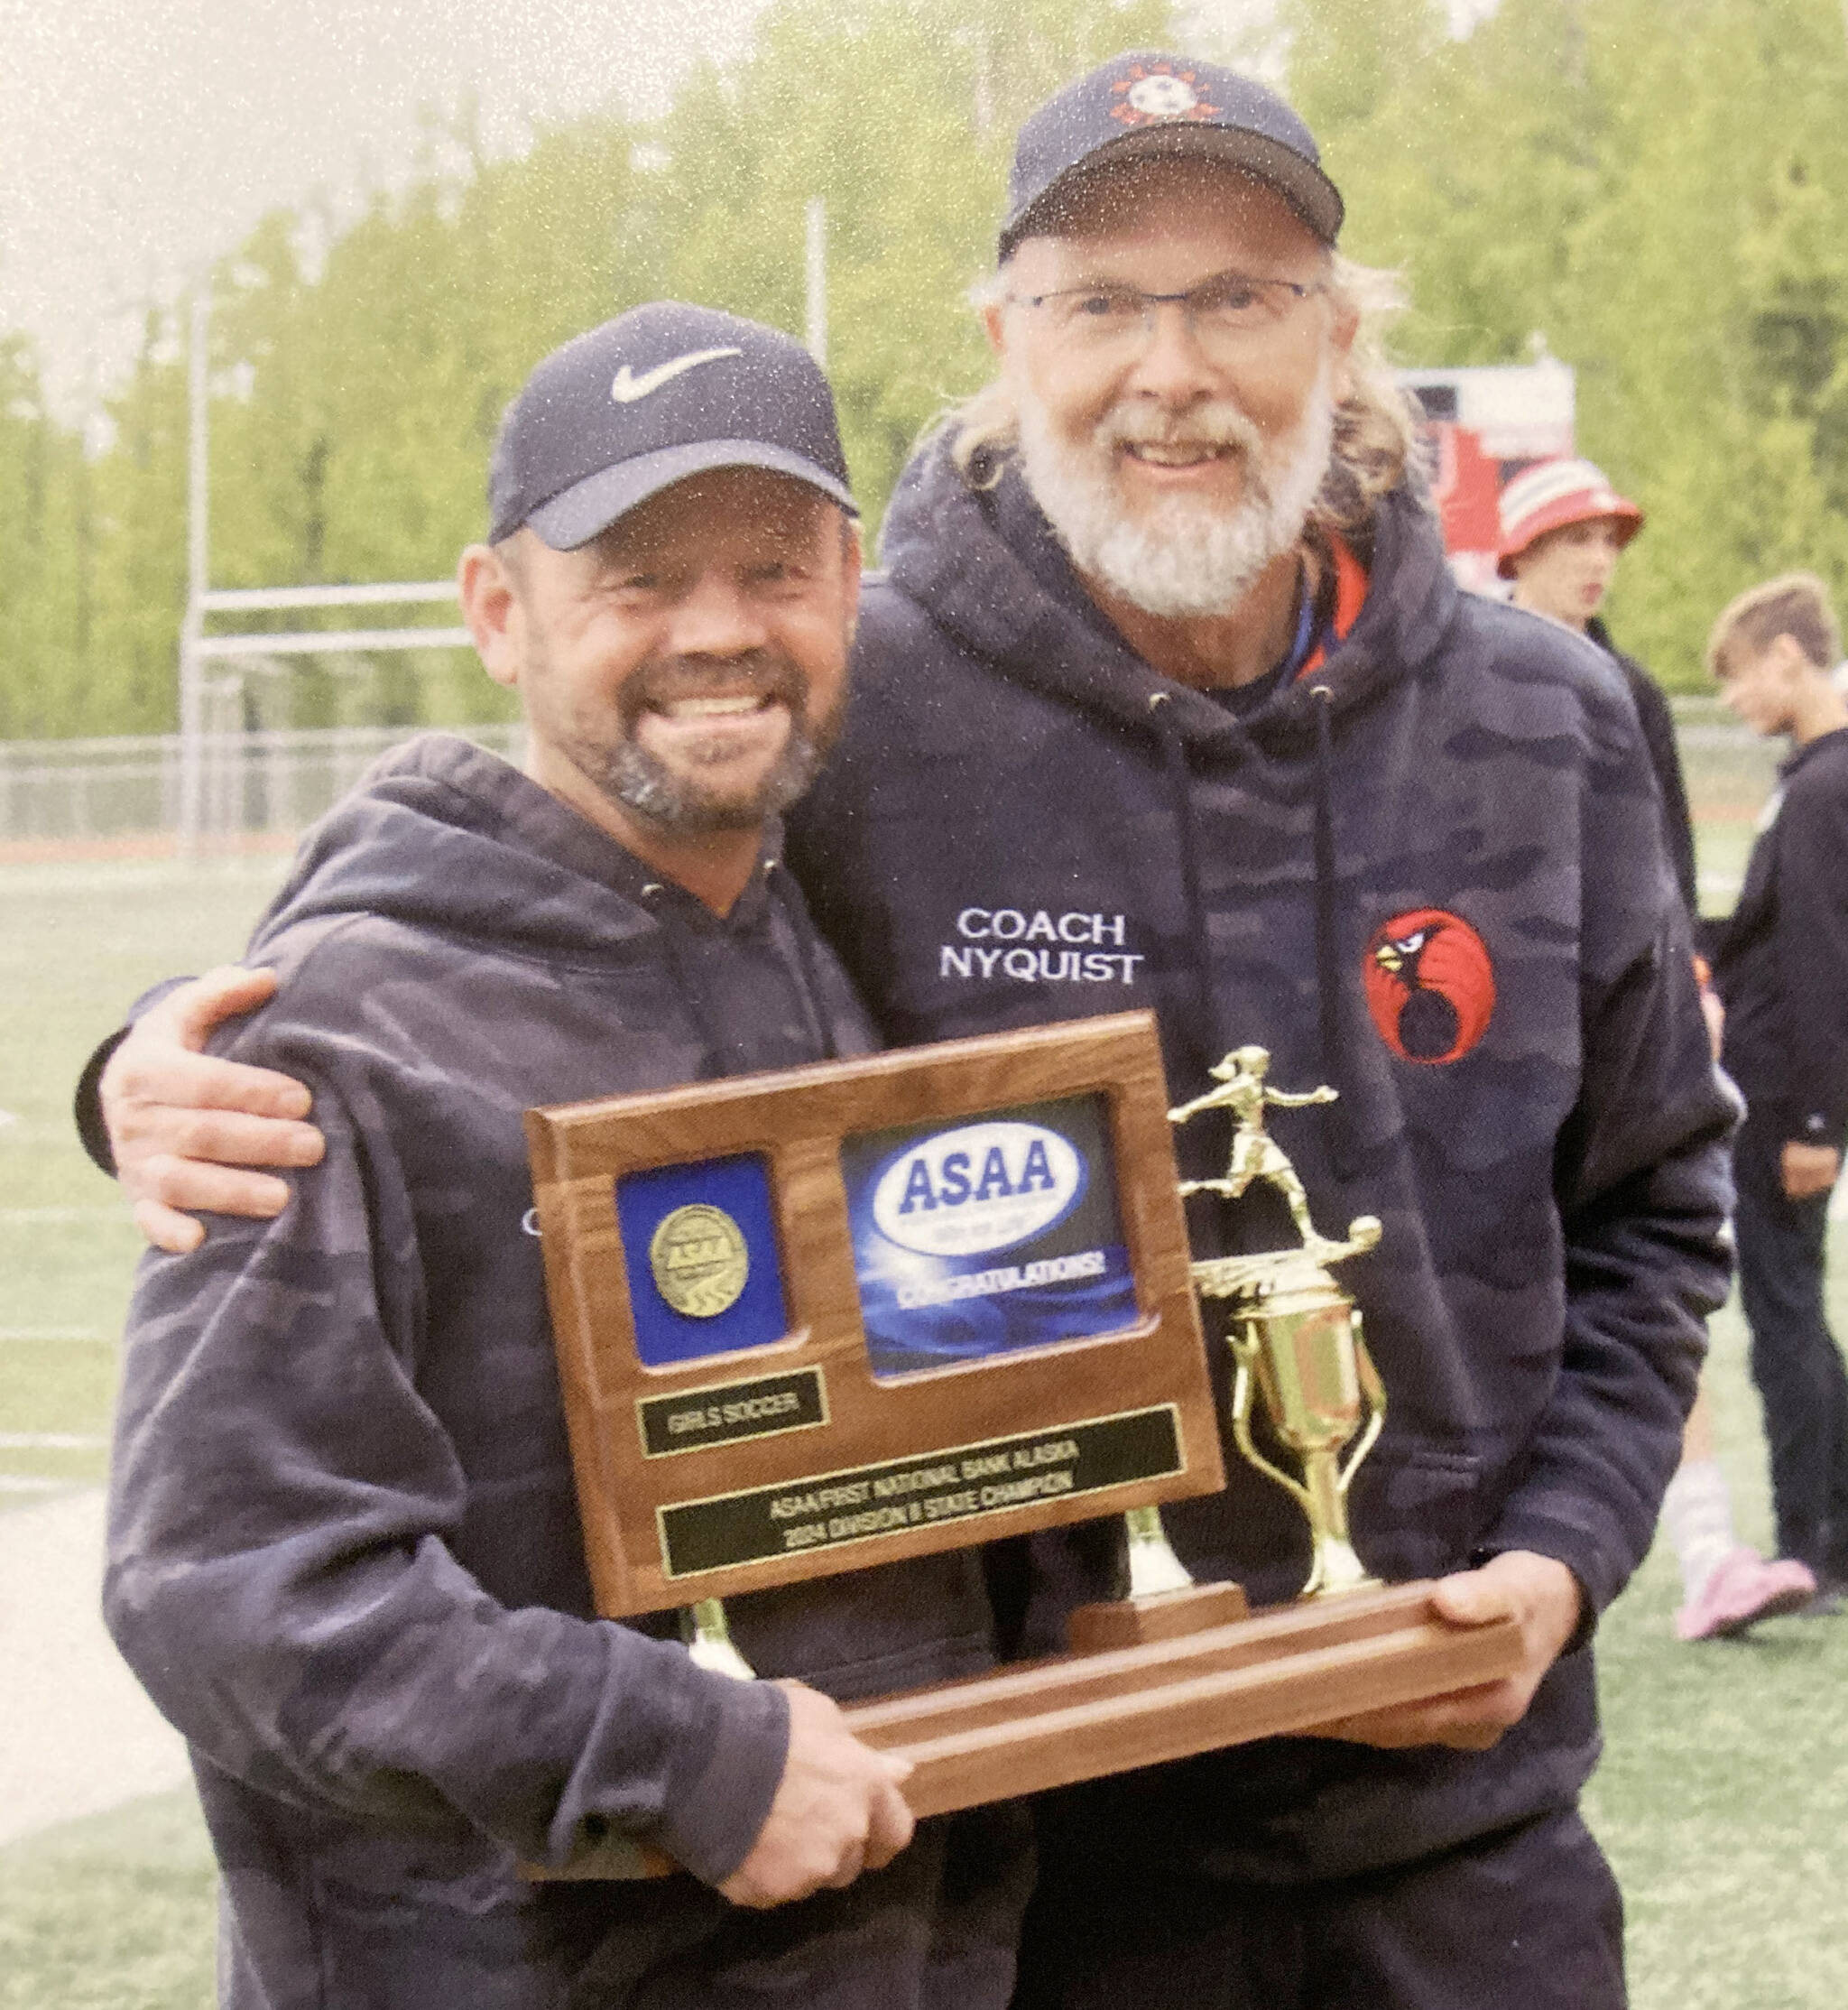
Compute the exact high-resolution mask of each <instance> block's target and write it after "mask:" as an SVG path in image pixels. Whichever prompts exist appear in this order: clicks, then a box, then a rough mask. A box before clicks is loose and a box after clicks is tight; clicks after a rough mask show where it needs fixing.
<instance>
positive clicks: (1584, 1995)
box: [1013, 1811, 1625, 2010]
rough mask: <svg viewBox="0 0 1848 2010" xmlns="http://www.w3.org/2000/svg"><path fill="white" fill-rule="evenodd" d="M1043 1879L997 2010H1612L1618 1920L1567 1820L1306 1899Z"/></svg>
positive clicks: (1101, 1876)
mask: <svg viewBox="0 0 1848 2010" xmlns="http://www.w3.org/2000/svg"><path fill="white" fill-rule="evenodd" d="M1110 1861H1111V1852H1110V1851H1109V1849H1108V1848H1101V1849H1099V1850H1097V1851H1095V1853H1094V1852H1086V1857H1085V1861H1084V1862H1083V1863H1081V1864H1075V1863H1073V1862H1071V1861H1070V1860H1069V1859H1067V1861H1066V1862H1065V1863H1063V1864H1061V1863H1060V1862H1059V1861H1058V1860H1054V1861H1050V1862H1049V1861H1048V1860H1047V1853H1046V1852H1044V1850H1043V1849H1042V1857H1041V1866H1040V1885H1039V1891H1038V1892H1037V1894H1035V1896H1034V1900H1033V1903H1032V1905H1031V1907H1030V1909H1029V1912H1028V1915H1027V1931H1026V1936H1025V1940H1024V1941H1023V1944H1022V1947H1021V1979H1020V1986H1019V1989H1018V1992H1017V1994H1016V1995H1015V1997H1014V2005H1013V2010H1622V2005H1623V2004H1624V2001H1625V1996H1624V1987H1623V1902H1622V1898H1621V1896H1620V1895H1619V1893H1618V1890H1617V1885H1616V1880H1615V1879H1614V1878H1613V1877H1612V1875H1611V1870H1610V1866H1609V1865H1607V1864H1606V1863H1605V1861H1604V1858H1603V1853H1602V1852H1601V1851H1600V1850H1599V1848H1598V1846H1597V1844H1596V1843H1595V1842H1594V1841H1593V1839H1592V1837H1591V1834H1590V1831H1589V1830H1588V1829H1586V1828H1585V1824H1584V1822H1583V1821H1582V1820H1580V1819H1579V1817H1578V1815H1577V1814H1576V1812H1575V1811H1559V1812H1555V1813H1551V1814H1547V1815H1541V1816H1538V1817H1536V1818H1535V1819H1534V1820H1532V1821H1529V1822H1526V1823H1523V1824H1522V1825H1521V1826H1520V1827H1519V1828H1516V1829H1510V1830H1507V1831H1505V1832H1504V1833H1502V1834H1500V1835H1495V1836H1488V1837H1483V1838H1480V1839H1477V1840H1476V1841H1474V1842H1473V1843H1470V1844H1468V1845H1466V1846H1465V1847H1463V1848H1457V1849H1454V1850H1450V1851H1448V1852H1446V1854H1445V1855H1443V1856H1441V1857H1431V1858H1428V1859H1426V1860H1425V1861H1423V1862H1421V1863H1417V1864H1412V1865H1409V1866H1404V1867H1401V1868H1399V1869H1394V1870H1385V1871H1375V1872H1372V1873H1370V1874H1368V1875H1365V1876H1357V1877H1347V1878H1340V1879H1333V1880H1330V1881H1328V1882H1326V1883H1322V1884H1310V1885H1284V1886H1276V1885H1251V1884H1238V1883H1234V1882H1230V1881H1226V1880H1222V1879H1208V1878H1204V1877H1182V1876H1178V1875H1175V1874H1174V1873H1173V1870H1172V1867H1171V1865H1170V1868H1169V1871H1168V1872H1167V1873H1165V1874H1164V1875H1162V1876H1159V1877H1153V1878H1150V1877H1146V1876H1139V1875H1137V1871H1136V1867H1135V1866H1132V1865H1128V1864H1123V1863H1122V1861H1121V1859H1120V1858H1119V1859H1118V1873H1119V1874H1118V1875H1116V1876H1111V1875H1109V1874H1108V1870H1107V1866H1109V1864H1110Z"/></svg>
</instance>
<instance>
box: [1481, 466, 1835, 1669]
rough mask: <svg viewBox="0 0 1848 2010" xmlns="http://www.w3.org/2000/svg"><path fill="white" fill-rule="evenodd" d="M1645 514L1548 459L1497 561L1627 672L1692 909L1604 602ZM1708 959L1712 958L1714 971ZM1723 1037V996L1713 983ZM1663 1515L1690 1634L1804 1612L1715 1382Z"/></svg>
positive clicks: (1672, 751) (1508, 499) (1811, 1584)
mask: <svg viewBox="0 0 1848 2010" xmlns="http://www.w3.org/2000/svg"><path fill="white" fill-rule="evenodd" d="M1642 525H1643V514H1642V512H1641V510H1640V509H1639V508H1638V507H1637V506H1636V505H1635V504H1634V503H1632V502H1631V501H1630V500H1629V498H1628V497H1626V496H1620V495H1619V494H1618V493H1617V491H1616V490H1615V489H1614V488H1612V486H1611V484H1610V481H1609V480H1608V479H1607V478H1606V477H1605V475H1604V472H1603V469H1602V468H1599V467H1597V466H1596V465H1595V463H1594V462H1592V461H1589V460H1543V461H1540V462H1538V464H1537V465H1536V466H1534V467H1532V468H1524V469H1523V470H1522V471H1521V472H1520V474H1519V475H1517V476H1516V477H1514V479H1513V480H1512V481H1511V482H1510V483H1509V485H1508V486H1507V487H1506V488H1504V489H1503V490H1502V544H1501V551H1500V555H1499V559H1498V562H1497V565H1496V570H1497V571H1498V572H1499V573H1500V574H1501V575H1502V578H1503V579H1511V580H1512V581H1513V586H1514V590H1513V593H1512V596H1511V597H1512V599H1513V602H1514V605H1515V606H1516V607H1526V608H1527V609H1529V611H1530V612H1531V613H1534V614H1538V615H1544V616H1546V617H1547V618H1548V620H1549V621H1557V622H1558V623H1559V624H1560V625H1562V626H1564V627H1567V628H1572V629H1575V630H1576V631H1577V632H1578V633H1579V634H1582V635H1584V636H1585V637H1586V639H1587V640H1589V641H1591V642H1594V643H1595V644H1597V645H1598V647H1599V648H1600V649H1602V650H1603V652H1604V653H1605V654H1606V655H1607V656H1609V657H1610V659H1611V660H1612V662H1614V663H1615V664H1616V666H1617V668H1618V669H1619V671H1621V672H1622V676H1623V681H1624V682H1625V683H1626V684H1627V685H1628V686H1629V687H1630V695H1631V699H1633V700H1634V702H1635V705H1636V712H1637V718H1639V720H1640V722H1641V725H1642V734H1643V744H1644V746H1646V747H1647V748H1648V749H1649V765H1650V767H1651V768H1652V769H1653V770H1654V773H1655V777H1656V787H1657V791H1658V793H1659V796H1660V799H1661V806H1662V838H1663V842H1664V844H1665V845H1666V846H1667V848H1668V858H1669V862H1670V864H1671V865H1672V866H1674V868H1675V882H1676V885H1677V886H1678V887H1679V888H1680V890H1681V898H1682V902H1683V903H1684V904H1685V905H1686V909H1687V912H1688V913H1689V915H1690V916H1693V915H1696V914H1698V912H1699V911H1700V907H1699V900H1698V897H1697V895H1698V885H1697V882H1696V874H1695V858H1694V820H1693V818H1692V816H1691V815H1690V813H1689V810H1688V803H1687V783H1686V779H1685V778H1684V776H1683V774H1682V772H1681V755H1680V753H1679V751H1678V749H1677V746H1676V742H1675V719H1674V715H1673V714H1672V713H1671V712H1670V710H1669V709H1668V699H1667V698H1666V697H1665V696H1664V695H1663V691H1662V688H1661V686H1660V685H1659V684H1658V683H1657V682H1656V681H1655V679H1654V678H1653V677H1651V676H1650V675H1649V672H1648V671H1647V670H1645V669H1644V668H1643V666H1642V665H1641V664H1640V662H1637V660H1636V658H1635V657H1634V656H1630V655H1626V654H1625V653H1623V651H1622V650H1621V649H1619V648H1618V647H1617V645H1616V644H1615V643H1613V642H1612V639H1611V631H1610V630H1609V628H1607V627H1606V626H1605V625H1604V621H1603V616H1602V615H1601V614H1600V612H1599V609H1600V608H1601V607H1603V603H1604V597H1605V596H1606V594H1608V593H1609V591H1610V589H1611V581H1612V578H1613V576H1614V575H1615V573H1616V570H1617V560H1618V558H1619V556H1620V555H1621V553H1622V551H1623V550H1624V547H1625V546H1626V545H1628V544H1629V542H1630V541H1631V539H1632V538H1633V537H1634V536H1635V535H1636V533H1638V532H1639V531H1640V530H1641V528H1642ZM1705 976H1706V973H1705V966H1702V977H1703V983H1704V985H1705ZM1706 1000H1707V1003H1708V1005H1709V1007H1710V1016H1711V1021H1712V1024H1713V1026H1714V1033H1715V1041H1716V1043H1717V1037H1718V1034H1717V1029H1718V1022H1719V1016H1720V1014H1719V1005H1718V1000H1717V998H1716V997H1715V996H1714V993H1713V992H1712V991H1711V989H1708V990H1707V991H1706ZM1662 1526H1663V1529H1664V1531H1665V1532H1666V1533H1667V1534H1668V1540H1669V1542H1671V1543H1672V1544H1673V1545H1674V1550H1675V1560H1676V1562H1677V1565H1678V1567H1679V1569H1680V1572H1681V1591H1682V1599H1681V1607H1680V1610H1679V1611H1677V1613H1676V1615H1675V1632H1676V1635H1677V1637H1678V1638H1679V1639H1682V1640H1710V1639H1716V1638H1725V1637H1730V1636H1732V1635H1736V1634H1741V1633H1743V1632H1744V1631H1745V1630H1746V1629H1747V1628H1748V1627H1749V1626H1755V1625H1756V1624H1757V1623H1758V1622H1759V1621H1760V1619H1769V1618H1772V1617H1775V1616H1777V1615H1779V1614H1780V1613H1786V1612H1794V1611H1796V1610H1797V1609H1798V1608H1799V1607H1803V1606H1805V1605H1806V1604H1807V1603H1808V1602H1809V1600H1810V1599H1811V1598H1813V1597H1814V1596H1815V1594H1816V1579H1814V1578H1813V1577H1812V1576H1811V1574H1810V1572H1809V1571H1808V1570H1807V1569H1806V1568H1805V1566H1804V1565H1803V1564H1801V1563H1799V1562H1797V1561H1795V1560H1794V1559H1790V1558H1777V1559H1774V1560H1772V1561H1769V1562H1767V1561H1765V1559H1764V1558H1763V1557H1761V1556H1760V1554H1759V1552H1758V1551H1756V1550H1754V1549H1752V1548H1751V1546H1750V1545H1749V1544H1747V1543H1744V1542H1741V1541H1740V1540H1739V1538H1738V1536H1737V1534H1736V1533H1734V1531H1733V1501H1732V1496H1731V1494H1730V1492H1729V1490H1728V1488H1727V1486H1726V1475H1725V1473H1724V1471H1723V1469H1722V1468H1721V1465H1720V1461H1719V1458H1718V1456H1717V1452H1716V1449H1715V1446H1714V1412H1713V1403H1712V1402H1711V1400H1710V1399H1709V1397H1708V1396H1707V1394H1706V1391H1705V1384H1703V1386H1702V1391H1701V1394H1700V1395H1699V1396H1698V1397H1696V1401H1695V1405H1694V1410H1693V1413H1691V1414H1690V1416H1689V1417H1688V1420H1687V1428H1686V1432H1685V1433H1684V1435H1683V1440H1682V1452H1681V1465H1680V1468H1679V1470H1678V1471H1677V1473H1676V1475H1675V1477H1674V1479H1673V1480H1672V1481H1670V1483H1669V1486H1668V1494H1667V1496H1665V1497H1664V1499H1663V1502H1662Z"/></svg>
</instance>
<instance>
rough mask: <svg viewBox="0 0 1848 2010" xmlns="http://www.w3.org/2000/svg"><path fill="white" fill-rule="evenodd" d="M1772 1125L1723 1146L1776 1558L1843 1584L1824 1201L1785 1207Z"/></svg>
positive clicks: (1843, 1481) (1845, 1384) (1845, 1505)
mask: <svg viewBox="0 0 1848 2010" xmlns="http://www.w3.org/2000/svg"><path fill="white" fill-rule="evenodd" d="M1782 1150H1783V1139H1782V1138H1781V1137H1779V1136H1778V1135H1775V1127H1771V1126H1765V1125H1756V1124H1754V1123H1753V1122H1752V1121H1751V1119H1750V1118H1749V1117H1748V1118H1747V1120H1746V1123H1745V1125H1744V1128H1743V1129H1742V1130H1741V1132H1740V1133H1739V1136H1738V1139H1737V1141H1736V1143H1735V1144H1734V1145H1733V1178H1734V1181H1736V1183H1737V1186H1738V1191H1739V1201H1738V1214H1737V1217H1736V1219H1735V1224H1734V1226H1735V1227H1736V1230H1737V1233H1738V1237H1739V1291H1740V1296H1741V1298H1742V1300H1743V1301H1744V1305H1745V1318H1746V1322H1747V1324H1748V1325H1749V1326H1750V1327H1751V1378H1752V1380H1753V1381H1754V1382H1755V1383H1757V1385H1758V1393H1759V1396H1760V1400H1761V1401H1762V1403H1763V1404H1764V1413H1765V1440H1766V1443H1767V1445H1768V1447H1769V1452H1770V1466H1771V1498H1772V1502H1773V1505H1774V1506H1775V1508H1776V1511H1777V1520H1778V1551H1779V1555H1781V1556H1794V1557H1796V1558H1797V1560H1798V1561H1801V1562H1804V1563H1807V1564H1808V1565H1809V1566H1810V1568H1811V1569H1812V1570H1817V1571H1819V1572H1821V1573H1823V1574H1825V1575H1826V1576H1829V1577H1834V1578H1842V1577H1848V1373H1844V1372H1843V1366H1842V1356H1841V1352H1840V1349H1839V1348H1837V1347H1836V1345H1835V1341H1834V1335H1833V1334H1832V1333H1831V1332H1830V1331H1829V1323H1828V1320H1827V1319H1826V1317H1825V1314H1824V1311H1823V1243H1824V1237H1825V1233H1826V1229H1827V1222H1828V1205H1829V1197H1828V1195H1827V1194H1826V1193H1818V1194H1814V1195H1812V1196H1811V1198H1810V1199H1808V1200H1786V1199H1785V1197H1784V1184H1783V1175H1782V1171H1781V1167H1780V1165H1779V1157H1780V1154H1781V1153H1782Z"/></svg>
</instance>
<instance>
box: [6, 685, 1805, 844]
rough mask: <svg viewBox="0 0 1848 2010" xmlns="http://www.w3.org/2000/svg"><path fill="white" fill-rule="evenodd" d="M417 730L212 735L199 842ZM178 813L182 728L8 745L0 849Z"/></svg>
mask: <svg viewBox="0 0 1848 2010" xmlns="http://www.w3.org/2000/svg"><path fill="white" fill-rule="evenodd" d="M1675 712H1676V725H1677V731H1678V733H1679V736H1680V741H1681V755H1682V759H1683V761H1684V763H1685V764H1686V770H1687V780H1688V788H1689V792H1690V794H1691V795H1692V797H1693V800H1694V810H1695V816H1696V820H1697V821H1699V822H1701V823H1704V824H1708V825H1733V826H1739V827H1746V828H1749V826H1750V824H1751V821H1752V820H1753V819H1754V818H1756V816H1757V815H1758V812H1759V810H1760V808H1761V807H1762V806H1763V803H1764V801H1765V799H1766V797H1767V796H1768V795H1769V793H1770V791H1771V787H1772V784H1773V782H1774V779H1775V771H1776V767H1777V760H1778V755H1779V748H1778V747H1777V746H1775V745H1772V744H1770V743H1769V742H1766V741H1764V740H1761V739H1759V738H1758V737H1757V736H1754V735H1753V734H1752V733H1751V732H1750V731H1748V730H1747V729H1746V728H1745V727H1742V726H1741V725H1739V724H1738V723H1737V722H1736V721H1735V720H1733V718H1730V717H1729V716H1728V715H1727V714H1726V713H1725V712H1724V710H1723V709H1722V708H1721V707H1720V706H1719V705H1718V704H1717V703H1716V702H1715V701H1714V700H1712V699H1685V700H1683V699H1677V702H1676V706H1675ZM417 730H419V729H418V728H416V727H383V726H378V727H374V726H347V727H328V728H326V729H321V730H295V731H269V732H262V731H251V732H220V733H208V734H206V735H205V736H204V738H203V742H202V746H203V749H204V772H203V776H202V782H203V787H202V797H203V801H202V811H203V814H202V816H201V820H200V828H201V836H202V838H203V839H204V841H205V842H206V843H207V844H208V845H209V846H211V847H213V848H218V849H224V848H236V847H237V846H239V845H243V844H261V843H263V842H266V841H268V842H280V841H282V840H283V839H285V838H288V837H290V836H291V835H292V834H293V833H294V832H296V831H299V830H300V829H302V828H303V827H304V826H306V825H307V824H310V823H311V822H312V821H313V820H314V819H315V818H317V817H318V816H319V815H320V814H321V812H322V811H323V810H326V809H328V807H329V805H330V804H332V803H333V802H334V801H337V799H338V798H339V797H340V796H341V795H343V794H345V792H347V790H348V789H350V788H351V787H352V786H353V784H354V783H356V781H357V780H358V779H359V777H360V776H361V775H362V774H363V773H365V770H366V768H367V767H368V766H369V765H370V764H371V763H372V762H373V761H374V760H376V759H377V757H378V756H379V755H381V754H383V753H384V752H385V750H386V749H387V748H388V747H392V746H397V745H399V744H400V743H401V742H402V741H403V740H405V739H408V738H409V737H410V736H411V734H412V733H413V732H415V731H417ZM457 731H460V732H463V733H465V734H467V736H468V737H469V738H471V739H473V740H475V741H476V742H477V743H479V744H480V745H481V746H486V747H490V748H492V749H493V750H494V752H495V753H497V754H502V755H506V756H507V757H508V758H509V759H512V760H518V759H519V758H520V754H521V750H522V745H523V740H524V733H523V728H522V727H520V726H518V725H505V726H471V727H458V728H457ZM179 828H180V740H179V736H177V735H174V734H166V735H162V736H148V737H138V738H121V739H106V740H13V741H0V846H12V847H14V848H19V847H22V846H25V847H31V848H53V849H55V848H59V847H60V846H63V845H72V846H97V847H99V848H107V847H108V846H109V845H111V844H112V843H120V844H124V845H128V844H138V845H139V846H141V847H143V848H149V849H152V848H160V847H161V846H162V845H163V844H171V843H172V842H174V841H175V839H176V836H177V832H178V830H179Z"/></svg>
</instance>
